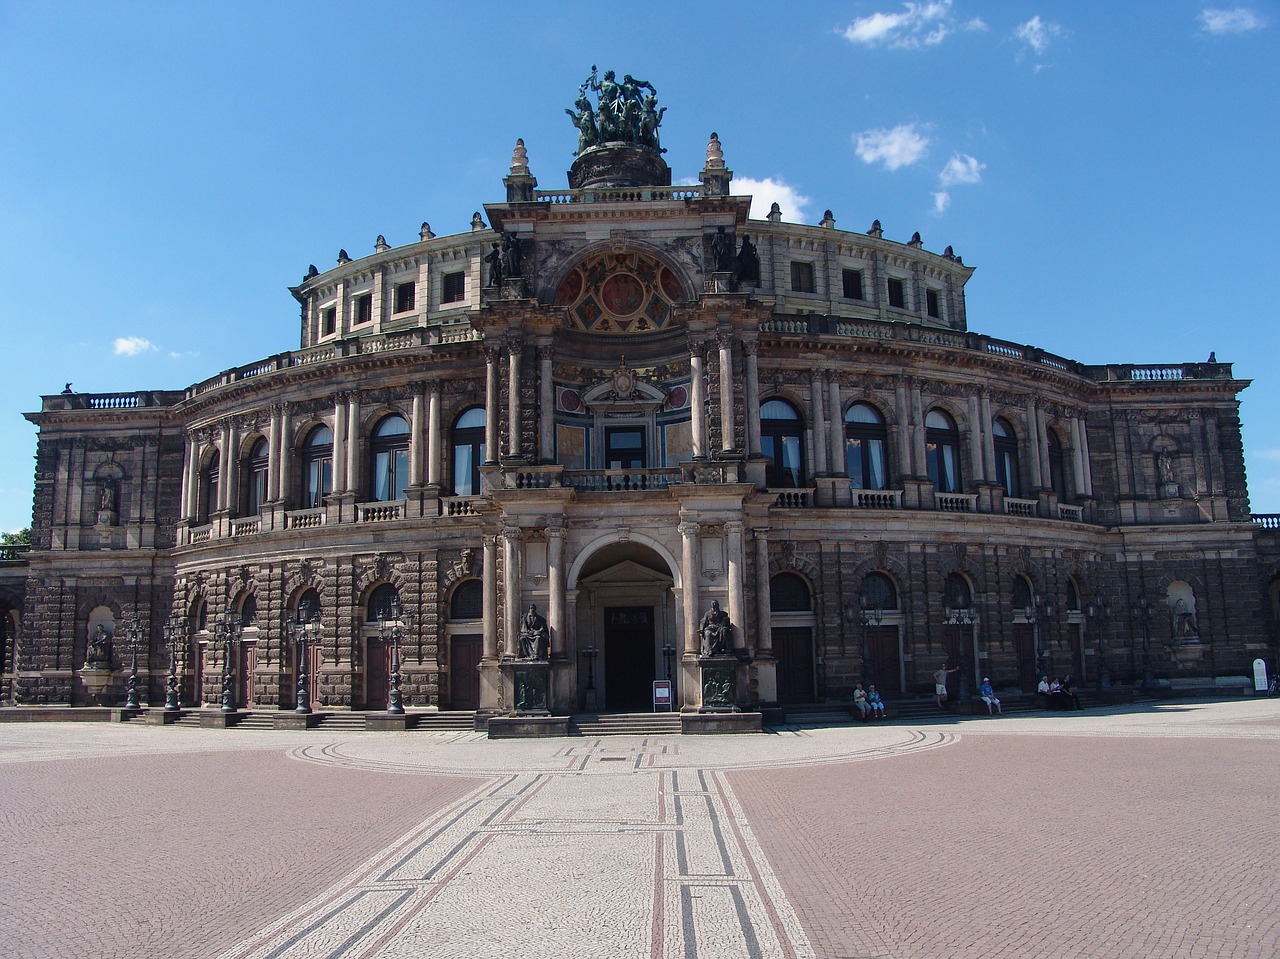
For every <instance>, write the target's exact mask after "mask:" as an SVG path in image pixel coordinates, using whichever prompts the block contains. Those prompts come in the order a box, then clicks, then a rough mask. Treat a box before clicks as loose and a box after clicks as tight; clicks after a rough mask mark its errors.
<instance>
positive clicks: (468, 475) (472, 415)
mask: <svg viewBox="0 0 1280 959" xmlns="http://www.w3.org/2000/svg"><path fill="white" fill-rule="evenodd" d="M484 458H485V448H484V407H481V406H473V407H471V409H469V410H465V411H463V413H462V414H461V415H460V416H459V417H458V418H457V419H456V420H455V421H454V423H453V436H452V440H451V457H450V460H451V462H452V463H453V495H454V496H479V495H480V465H481V464H482V463H483V462H484V461H485V460H484Z"/></svg>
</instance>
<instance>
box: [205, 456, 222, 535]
mask: <svg viewBox="0 0 1280 959" xmlns="http://www.w3.org/2000/svg"><path fill="white" fill-rule="evenodd" d="M219 466H220V459H219V457H218V451H217V450H214V451H213V455H212V456H210V457H209V462H208V463H206V464H205V467H204V472H202V473H201V474H200V487H201V489H200V522H202V523H207V522H209V517H210V516H211V515H213V514H214V513H216V512H217V511H218V510H219V508H220V507H221V505H222V504H220V503H219V502H218V475H219V472H220V470H219Z"/></svg>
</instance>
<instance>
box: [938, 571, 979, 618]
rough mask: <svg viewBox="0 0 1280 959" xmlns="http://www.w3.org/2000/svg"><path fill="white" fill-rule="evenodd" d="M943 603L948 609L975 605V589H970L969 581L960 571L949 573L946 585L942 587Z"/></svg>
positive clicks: (969, 607)
mask: <svg viewBox="0 0 1280 959" xmlns="http://www.w3.org/2000/svg"><path fill="white" fill-rule="evenodd" d="M942 605H943V606H945V607H946V608H947V609H971V608H972V607H973V591H972V590H970V589H969V581H968V580H967V579H965V578H964V577H963V576H961V575H960V574H959V573H948V574H947V582H946V585H945V586H943V588H942Z"/></svg>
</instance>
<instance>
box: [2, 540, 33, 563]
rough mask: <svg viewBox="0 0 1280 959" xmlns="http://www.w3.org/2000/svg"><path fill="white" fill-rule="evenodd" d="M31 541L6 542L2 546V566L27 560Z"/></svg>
mask: <svg viewBox="0 0 1280 959" xmlns="http://www.w3.org/2000/svg"><path fill="white" fill-rule="evenodd" d="M29 552H31V545H30V544H29V543H6V544H4V545H3V546H0V566H17V565H20V564H22V563H25V562H26V561H27V554H28V553H29Z"/></svg>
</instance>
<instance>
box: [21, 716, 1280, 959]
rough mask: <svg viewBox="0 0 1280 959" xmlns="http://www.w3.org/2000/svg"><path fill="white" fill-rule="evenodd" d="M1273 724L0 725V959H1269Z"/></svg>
mask: <svg viewBox="0 0 1280 959" xmlns="http://www.w3.org/2000/svg"><path fill="white" fill-rule="evenodd" d="M1277 745H1280V702H1277V701H1275V700H1257V701H1231V702H1216V703H1211V704H1177V705H1167V706H1160V707H1150V708H1141V709H1136V710H1130V711H1120V710H1095V711H1089V712H1086V713H1082V714H1073V715H1041V716H1028V717H1019V718H1013V717H1010V718H1007V719H992V720H987V719H978V720H972V721H965V722H961V723H949V724H945V725H933V724H925V725H920V726H915V727H911V726H906V725H901V726H899V725H895V724H878V725H871V726H862V725H858V726H852V727H840V728H831V729H818V730H806V729H799V728H787V729H782V730H778V731H776V732H774V733H772V734H767V735H763V736H723V737H677V736H672V737H647V738H640V737H618V738H606V739H571V740H538V741H499V742H489V741H487V740H485V739H484V738H483V736H481V735H479V734H471V733H418V732H414V733H407V734H406V733H343V734H325V733H323V732H322V731H319V730H312V731H308V732H266V731H263V732H257V731H247V730H244V731H222V730H202V729H180V728H172V727H170V728H160V727H134V726H127V727H121V726H111V725H107V724H101V725H96V724H95V725H84V724H56V725H55V724H50V725H44V724H32V725H17V724H15V725H0V942H4V943H5V953H6V955H7V956H14V957H18V956H24V957H25V956H31V957H37V956H38V957H45V956H48V957H53V956H60V957H61V956H89V957H99V956H100V957H104V959H111V957H116V956H122V957H123V956H131V957H145V956H157V957H159V956H165V957H187V956H200V957H204V956H208V957H216V956H221V957H224V959H266V957H272V959H292V957H302V956H307V957H319V956H334V957H337V956H343V957H348V956H349V957H365V959H375V957H378V959H381V957H409V956H415V957H416V956H432V957H436V956H440V957H449V956H458V957H464V956H465V957H488V956H494V957H497V956H502V957H523V956H530V957H533V956H537V957H543V956H554V957H610V959H613V957H632V956H634V957H703V959H705V957H718V956H724V957H751V956H759V957H775V956H781V957H796V959H803V957H807V956H814V957H823V959H851V957H858V959H864V957H893V959H914V957H934V956H956V957H963V956H984V957H988V956H1041V955H1043V956H1080V957H1089V956H1108V957H1111V956H1135V957H1137V956H1142V957H1147V956H1171V957H1172V956H1178V957H1182V956H1187V957H1199V956H1259V957H1262V956H1267V957H1270V956H1274V955H1276V954H1277V953H1278V952H1280V919H1277V918H1276V913H1277V910H1276V909H1275V908H1274V905H1273V899H1274V895H1275V890H1276V888H1277V879H1280V875H1278V873H1280V869H1278V868H1277V867H1276V866H1275V865H1273V864H1274V863H1277V862H1280V838H1277V837H1280V831H1277V830H1276V828H1275V822H1276V817H1277V814H1278V813H1280V788H1278V787H1280V776H1278V775H1277V767H1276V748H1277Z"/></svg>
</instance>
